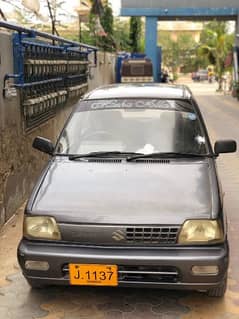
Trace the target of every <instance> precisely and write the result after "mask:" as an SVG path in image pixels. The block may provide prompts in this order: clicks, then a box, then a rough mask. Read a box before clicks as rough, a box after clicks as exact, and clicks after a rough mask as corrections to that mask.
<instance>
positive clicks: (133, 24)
mask: <svg viewBox="0 0 239 319" xmlns="http://www.w3.org/2000/svg"><path fill="white" fill-rule="evenodd" d="M141 30H142V23H141V17H131V18H130V33H129V41H130V47H131V52H140V51H141V46H140V38H141Z"/></svg>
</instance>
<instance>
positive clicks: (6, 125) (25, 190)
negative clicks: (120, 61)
mask: <svg viewBox="0 0 239 319" xmlns="http://www.w3.org/2000/svg"><path fill="white" fill-rule="evenodd" d="M98 56H99V57H98V67H97V68H96V69H91V80H90V81H89V88H90V89H93V88H95V87H97V86H99V85H102V84H108V83H112V82H113V81H114V56H113V55H112V54H103V53H99V54H98ZM0 58H1V64H0V92H1V94H0V226H1V225H3V224H4V223H5V222H6V221H7V220H8V219H9V218H10V217H11V216H12V215H13V214H14V212H15V210H16V209H17V208H18V207H19V205H21V204H22V202H23V201H24V200H25V199H26V198H27V196H28V195H29V192H30V191H31V189H32V187H33V185H34V183H35V181H36V178H37V176H38V175H39V173H40V171H41V170H42V168H43V167H44V165H45V163H46V161H47V159H48V157H47V156H45V155H44V154H41V153H39V152H37V151H35V150H33V149H32V147H31V145H32V141H33V139H34V138H35V137H36V136H38V135H40V136H44V137H47V138H49V139H51V140H53V141H56V137H57V136H58V134H59V132H60V130H61V129H62V127H63V125H64V122H65V120H66V118H67V117H68V115H69V114H70V112H71V109H72V108H71V105H68V106H66V107H65V108H63V109H61V110H60V111H58V112H57V115H56V116H55V118H53V119H51V120H49V121H47V122H46V123H44V124H43V125H41V126H40V127H38V128H36V129H35V130H34V131H32V132H31V133H28V134H25V133H24V132H23V130H22V119H21V111H20V104H19V99H18V98H16V97H14V98H11V99H3V97H2V90H3V77H4V75H5V74H6V73H13V59H12V46H11V36H10V35H9V34H4V33H2V32H1V33H0Z"/></svg>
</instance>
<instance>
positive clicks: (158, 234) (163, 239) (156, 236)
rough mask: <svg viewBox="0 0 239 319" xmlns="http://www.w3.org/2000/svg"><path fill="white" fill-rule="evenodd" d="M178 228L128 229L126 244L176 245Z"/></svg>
mask: <svg viewBox="0 0 239 319" xmlns="http://www.w3.org/2000/svg"><path fill="white" fill-rule="evenodd" d="M179 228H180V227H177V226H174V227H128V228H126V240H127V242H128V243H143V244H176V242H177V237H178V232H179Z"/></svg>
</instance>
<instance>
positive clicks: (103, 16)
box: [89, 0, 116, 51]
mask: <svg viewBox="0 0 239 319" xmlns="http://www.w3.org/2000/svg"><path fill="white" fill-rule="evenodd" d="M91 2H92V8H91V11H90V15H89V30H90V34H91V37H92V40H93V42H94V44H95V45H97V46H99V47H100V48H102V49H103V50H104V51H106V50H107V51H113V50H114V49H115V48H116V45H115V41H114V36H113V34H114V17H113V11H112V8H111V6H110V5H109V4H108V1H106V2H104V4H102V2H101V1H100V0H96V1H94V0H92V1H91Z"/></svg>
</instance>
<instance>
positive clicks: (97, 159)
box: [88, 158, 122, 163]
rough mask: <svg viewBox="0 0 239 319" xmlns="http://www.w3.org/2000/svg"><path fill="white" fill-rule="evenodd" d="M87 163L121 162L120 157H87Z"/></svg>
mask: <svg viewBox="0 0 239 319" xmlns="http://www.w3.org/2000/svg"><path fill="white" fill-rule="evenodd" d="M88 162H89V163H121V162H122V159H120V158H89V159H88Z"/></svg>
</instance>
